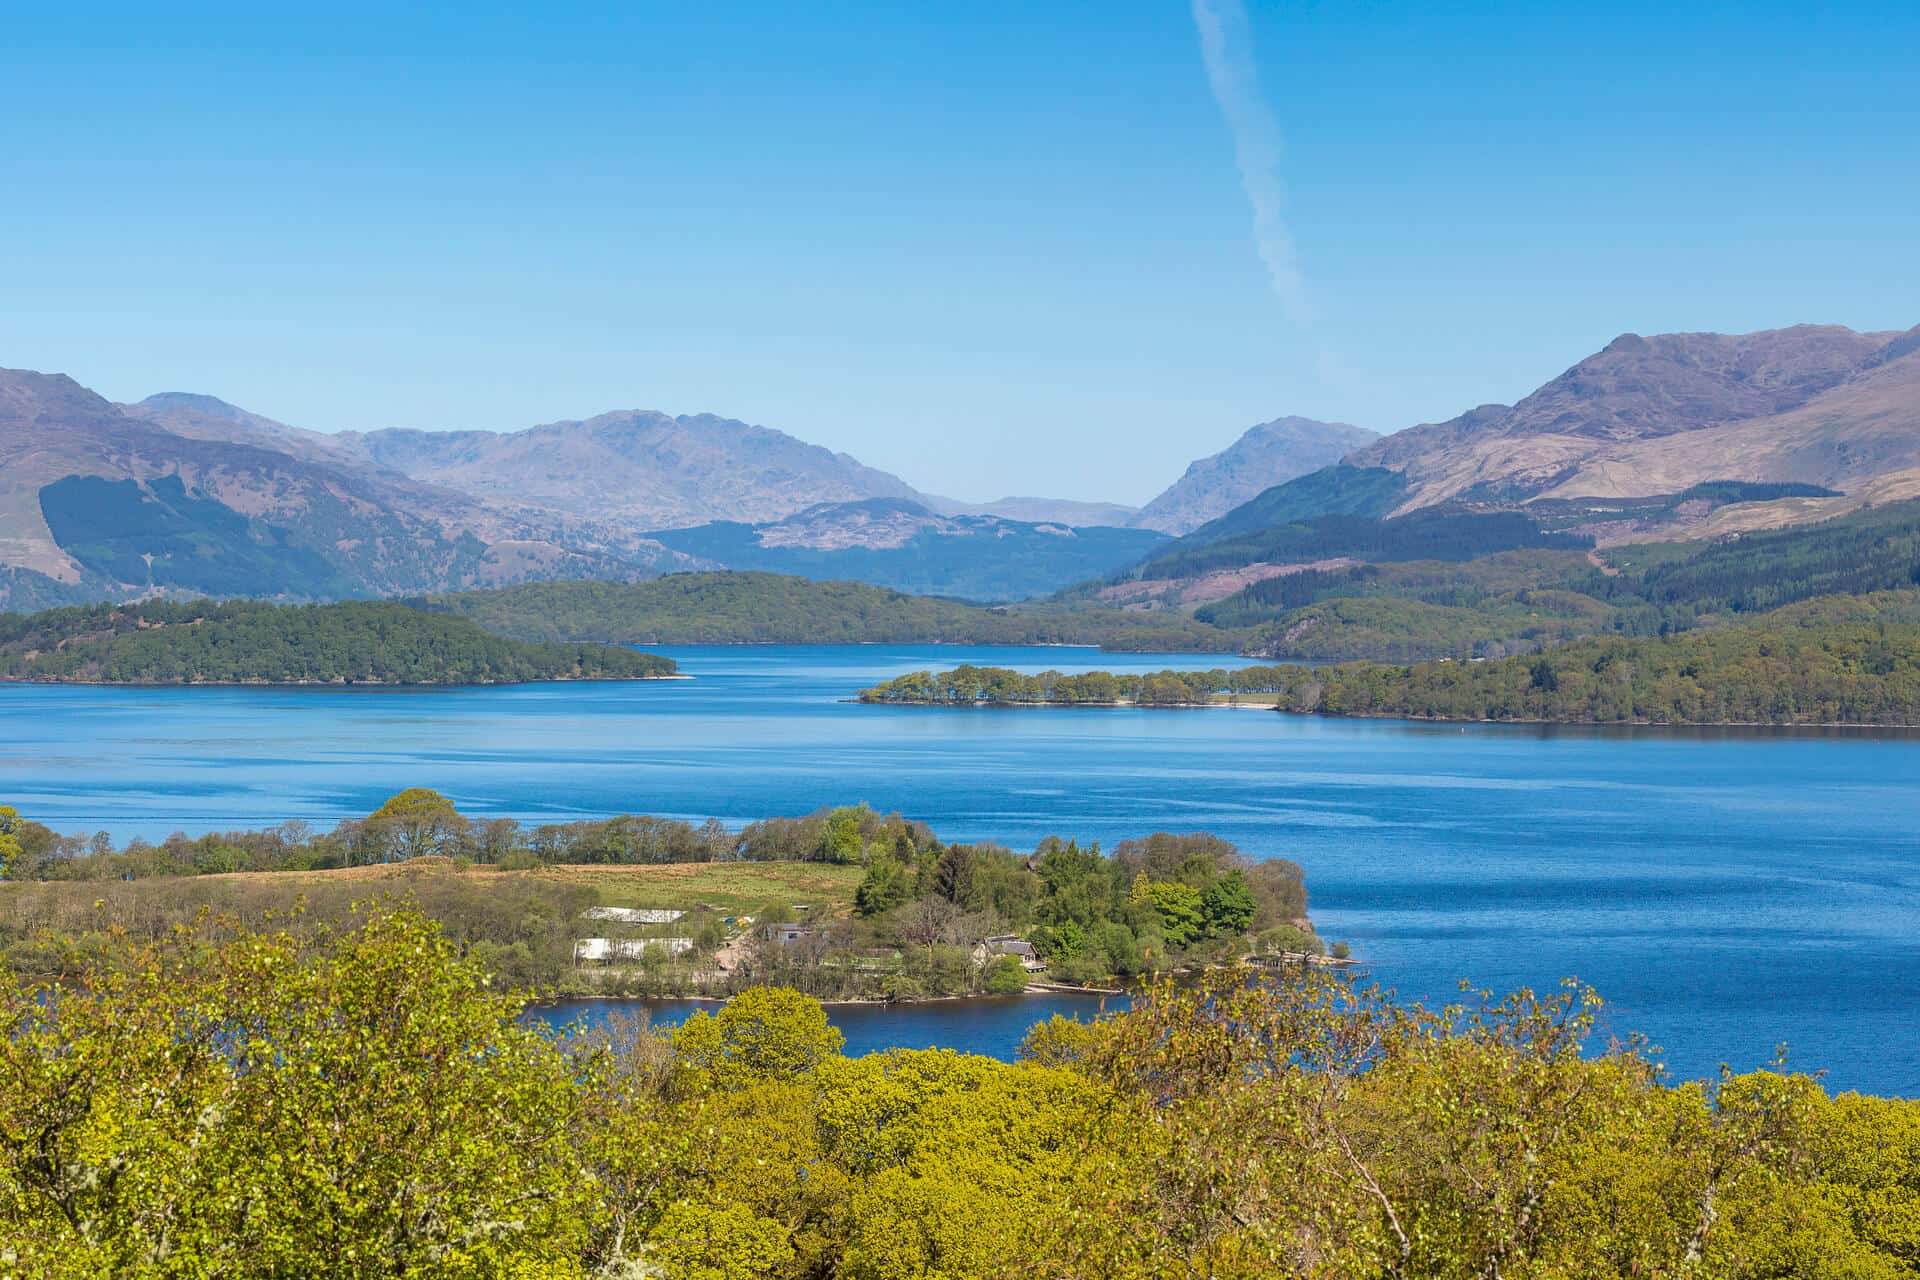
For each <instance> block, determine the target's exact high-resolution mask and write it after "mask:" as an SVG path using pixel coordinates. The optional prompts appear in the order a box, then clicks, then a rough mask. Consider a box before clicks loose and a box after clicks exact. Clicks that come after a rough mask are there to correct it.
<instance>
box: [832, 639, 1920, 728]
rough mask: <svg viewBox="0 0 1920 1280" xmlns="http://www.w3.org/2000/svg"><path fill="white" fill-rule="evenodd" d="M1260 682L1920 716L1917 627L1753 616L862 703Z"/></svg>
mask: <svg viewBox="0 0 1920 1280" xmlns="http://www.w3.org/2000/svg"><path fill="white" fill-rule="evenodd" d="M1240 694H1247V695H1262V696H1265V697H1267V698H1270V699H1271V700H1272V702H1273V705H1274V706H1275V707H1277V708H1278V709H1279V710H1282V711H1289V712H1295V713H1300V714H1311V715H1324V716H1379V717H1403V718H1409V719H1428V720H1466V721H1548V722H1562V723H1580V724H1671V725H1689V724H1691V725H1868V726H1913V725H1920V626H1915V625H1909V624H1904V623H1901V624H1888V623H1873V622H1840V623H1814V624H1809V625H1805V626H1799V627H1777V628H1776V627H1769V626H1764V625H1759V624H1755V625H1751V626H1739V627H1725V628H1720V629H1716V630H1712V631H1692V632H1683V633H1679V634H1675V635H1670V636H1659V637H1648V638H1643V639H1626V638H1620V637H1607V638H1595V639H1588V640H1581V641H1576V642H1574V643H1571V644H1566V645H1561V646H1559V647H1557V648H1553V649H1548V650H1545V651H1544V652H1542V653H1540V654H1537V655H1522V656H1517V657H1513V658H1505V659H1499V660H1495V661H1487V662H1450V661H1439V662H1421V663H1414V664H1411V665H1405V666H1397V665H1391V664H1385V663H1373V662H1351V663H1343V664H1341V665H1338V666H1326V667H1305V666H1295V665H1280V666H1255V667H1245V668H1240V669H1238V670H1227V669H1215V670H1211V671H1160V672H1152V673H1146V674H1135V673H1120V674H1116V673H1113V672H1105V671H1094V672H1088V673H1085V674H1080V675H1064V674H1062V673H1060V672H1058V671H1045V672H1041V673H1040V674H1038V675H1025V674H1022V673H1020V672H1017V671H1012V670H1009V669H1007V668H1003V667H977V666H964V665H963V666H960V667H956V668H954V669H953V670H951V671H944V672H939V673H935V672H929V671H919V672H912V673H910V674H907V675H903V676H899V677H896V678H895V679H892V680H888V681H885V682H883V683H881V684H878V685H875V686H873V687H872V688H869V689H865V690H863V691H861V693H860V695H859V698H860V701H862V702H866V703H874V704H900V705H922V706H949V707H952V706H1016V707H1017V706H1111V705H1119V704H1132V705H1136V706H1144V707H1152V706H1191V705H1196V704H1207V703H1211V702H1214V701H1218V700H1221V699H1223V698H1227V697H1231V696H1233V695H1240Z"/></svg>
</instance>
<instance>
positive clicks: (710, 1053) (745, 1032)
mask: <svg viewBox="0 0 1920 1280" xmlns="http://www.w3.org/2000/svg"><path fill="white" fill-rule="evenodd" d="M845 1043H846V1037H845V1036H844V1035H842V1034H841V1033H840V1029H839V1028H838V1027H836V1026H834V1025H833V1024H832V1023H830V1022H828V1021H827V1014H826V1011H825V1010H824V1009H822V1008H821V1007H820V1002H819V1001H818V1000H813V999H809V998H808V997H806V996H803V995H801V994H800V993H799V992H798V991H792V990H789V989H787V988H785V987H751V988H749V989H747V990H746V991H743V992H741V993H740V994H739V995H737V996H735V997H734V998H733V999H731V1000H729V1001H727V1003H726V1005H725V1007H723V1008H722V1009H721V1010H720V1012H719V1013H718V1014H717V1015H715V1014H709V1013H707V1012H706V1010H704V1009H702V1010H699V1011H698V1012H696V1013H695V1014H694V1015H693V1016H692V1017H690V1018H688V1019H687V1020H686V1021H685V1022H683V1023H681V1024H680V1028H679V1030H677V1031H676V1032H675V1033H674V1036H673V1046H674V1049H675V1051H676V1052H677V1053H678V1054H679V1055H680V1057H681V1059H682V1060H683V1061H684V1062H685V1063H686V1064H687V1065H688V1066H690V1067H692V1068H693V1069H694V1070H696V1071H698V1072H700V1073H702V1074H703V1075H705V1076H706V1077H707V1078H708V1079H710V1080H711V1081H713V1082H714V1083H715V1084H717V1085H719V1086H720V1087H722V1088H739V1087H742V1086H744V1085H747V1084H750V1083H753V1082H754V1081H757V1080H791V1079H794V1078H796V1077H798V1076H802V1075H805V1074H806V1073H807V1072H809V1071H812V1070H813V1069H814V1067H816V1066H818V1065H819V1064H820V1062H821V1061H822V1060H823V1059H825V1058H829V1057H832V1056H833V1055H835V1054H837V1053H839V1052H840V1047H841V1046H842V1045H843V1044H845Z"/></svg>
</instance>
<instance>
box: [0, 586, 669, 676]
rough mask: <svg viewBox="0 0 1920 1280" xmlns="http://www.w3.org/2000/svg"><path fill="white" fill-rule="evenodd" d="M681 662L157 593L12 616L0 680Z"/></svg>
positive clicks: (335, 611)
mask: <svg viewBox="0 0 1920 1280" xmlns="http://www.w3.org/2000/svg"><path fill="white" fill-rule="evenodd" d="M673 672H674V664H673V661H672V660H671V659H668V658H662V657H658V656H655V655H653V654H648V653H638V652H635V651H634V650H632V649H623V648H616V647H612V646H607V645H596V644H545V643H530V642H527V641H520V640H508V639H503V638H502V637H500V636H496V635H490V634H488V633H487V632H486V631H483V630H481V629H480V627H478V626H477V625H475V624H474V623H473V622H471V621H469V620H467V619H464V618H452V617H446V616H442V615H436V614H429V613H422V612H421V611H419V610H417V609H410V608H407V607H406V606H405V605H402V604H399V603H396V602H392V601H349V602H346V603H341V604H325V605H272V604H263V603H259V602H256V601H241V600H233V601H227V602H225V603H216V602H214V601H211V600H195V601H186V602H161V601H153V602H149V603H146V604H138V605H92V606H87V607H81V608H68V609H52V610H48V611H47V612H45V613H36V614H29V615H20V614H0V679H7V680H36V681H57V682H75V683H90V684H341V685H346V684H411V685H465V684H514V683H519V682H522V681H530V680H641V679H648V678H654V677H660V676H668V675H672V674H673Z"/></svg>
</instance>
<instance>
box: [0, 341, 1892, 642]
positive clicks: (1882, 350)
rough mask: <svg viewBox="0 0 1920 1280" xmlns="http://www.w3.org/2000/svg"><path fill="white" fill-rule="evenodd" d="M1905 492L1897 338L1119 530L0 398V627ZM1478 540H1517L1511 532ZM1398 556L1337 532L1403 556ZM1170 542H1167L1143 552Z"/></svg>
mask: <svg viewBox="0 0 1920 1280" xmlns="http://www.w3.org/2000/svg"><path fill="white" fill-rule="evenodd" d="M1722 482H1744V483H1743V484H1741V485H1732V486H1729V485H1727V484H1724V483H1722ZM1755 486H1760V487H1755ZM1915 495H1920V328H1916V329H1914V330H1909V331H1906V332H1904V333H1902V332H1881V333H1856V332H1854V331H1852V330H1849V329H1845V328H1841V327H1838V326H1811V325H1805V326H1796V327H1794V328H1789V329H1781V330H1772V331H1765V332H1760V333H1753V334H1745V335H1738V336H1727V335H1720V334H1668V335H1661V336H1656V337H1651V338H1642V337H1638V336H1636V335H1631V334H1629V335H1624V336H1622V337H1620V338H1618V339H1616V340H1615V341H1613V342H1612V343H1610V344H1608V345H1607V346H1606V348H1605V349H1603V350H1602V351H1600V352H1597V353H1596V354H1594V355H1592V356H1590V357H1588V358H1587V359H1585V360H1582V361H1580V362H1579V363H1578V364H1576V365H1574V366H1573V367H1572V368H1570V369H1569V370H1568V371H1567V372H1566V373H1564V374H1562V375H1560V376H1559V377H1557V378H1555V379H1553V380H1552V381H1550V382H1548V383H1547V384H1546V385H1544V386H1542V387H1541V388H1539V389H1538V390H1536V391H1535V392H1533V393H1532V394H1530V395H1528V396H1526V397H1524V398H1522V399H1521V400H1519V401H1518V402H1516V403H1515V404H1513V405H1510V406H1509V405H1484V406H1481V407H1479V408H1476V409H1473V410H1470V411H1469V412H1467V413H1465V414H1462V415H1460V416H1458V417H1456V418H1453V419H1451V420H1448V421H1446V422H1441V423H1434V424H1424V425H1421V426H1417V427H1412V428H1409V429H1407V430H1405V431H1402V432H1399V433H1398V434H1396V435H1392V436H1386V437H1376V436H1375V435H1374V434H1373V433H1371V432H1368V431H1366V430H1364V429H1362V428H1358V427H1352V426H1347V425H1344V424H1339V423H1324V422H1317V421H1313V420H1311V419H1305V418H1278V419H1275V420H1273V421H1271V422H1267V423H1262V424H1260V425H1259V426H1256V427H1254V428H1252V429H1250V430H1249V431H1247V432H1246V433H1245V434H1244V435H1242V436H1241V437H1240V438H1239V439H1238V440H1237V441H1235V442H1234V443H1233V444H1232V445H1230V446H1229V447H1228V448H1226V449H1224V450H1222V451H1220V452H1219V453H1217V454H1214V455H1212V456H1210V457H1207V458H1202V459H1199V460H1197V461H1195V462H1194V463H1193V464H1192V465H1191V466H1190V467H1188V468H1187V471H1186V473H1185V474H1184V475H1183V476H1181V477H1180V478H1179V479H1178V480H1177V481H1175V482H1174V483H1173V484H1172V485H1171V486H1169V487H1168V489H1167V490H1166V491H1165V492H1163V493H1161V494H1160V495H1159V496H1158V497H1156V498H1155V499H1154V500H1153V501H1152V502H1150V503H1148V504H1147V505H1146V506H1145V507H1143V508H1140V509H1137V510H1136V509H1134V508H1131V507H1128V506H1125V505H1124V504H1117V503H1092V502H1075V501H1069V500H1063V499H1049V498H1045V497H1020V498H1006V499H1001V500H999V501H997V502H993V503H978V504H973V503H964V502H959V501H955V500H953V499H947V498H942V497H938V496H936V495H932V494H929V493H926V492H923V491H921V490H919V489H917V488H915V487H914V486H913V485H911V484H909V483H908V482H907V481H905V480H903V479H901V478H900V477H898V476H894V475H891V474H889V473H887V472H884V471H880V470H877V469H874V468H872V467H868V466H865V465H863V464H862V463H860V462H859V461H858V460H857V459H854V458H852V457H849V456H848V455H846V454H842V453H835V452H833V451H831V450H828V449H824V448H821V447H819V446H816V445H812V444H808V443H806V442H804V441H801V440H798V439H795V438H794V437H792V436H789V435H787V434H785V433H783V432H780V431H777V430H773V429H771V428H767V427H761V426H754V425H750V424H747V423H744V422H739V421H736V420H733V419H729V418H723V417H718V416H715V415H707V414H702V415H690V416H680V417H674V416H669V415H667V414H663V413H657V412H652V411H645V410H628V411H620V412H613V413H606V414H601V415H599V416H596V417H593V418H588V419H584V420H579V421H565V422H554V423H548V424H545V425H542V426H536V427H530V428H527V429H525V430H523V431H515V432H483V431H447V432H427V431H413V430H395V429H389V430H378V431H368V432H350V433H343V434H339V435H327V434H322V433H318V432H312V431H306V430H302V429H300V428H298V427H295V426H290V425H288V424H285V423H281V422H278V421H275V420H273V419H270V418H266V417H263V416H261V415H258V414H255V413H251V412H249V411H247V410H245V409H242V408H238V407H236V406H233V405H230V404H227V403H226V402H224V401H221V400H219V399H216V398H214V397H211V396H205V395H197V394H186V393H163V394H160V395H155V396H150V397H148V398H147V399H146V400H143V401H141V402H139V403H138V404H132V405H115V404H112V403H110V402H108V401H107V400H105V399H104V398H102V397H100V396H98V395H96V394H94V393H93V392H91V391H89V390H87V389H86V388H85V387H82V386H80V385H79V384H78V383H76V382H74V381H73V380H72V379H71V378H68V377H65V376H64V375H59V374H40V373H31V372H24V371H0V607H9V608H15V609H19V608H33V607H42V606H45V605H50V604H58V603H67V602H73V601H81V600H90V599H101V598H120V597H125V596H130V595H139V594H146V593H153V592H162V593H176V594H177V593H198V592H204V593H209V594H225V595H260V596H272V597H280V598H316V599H321V598H332V597H337V596H344V595H381V594H401V593H413V592H431V591H446V590H461V589H468V588H474V587H486V586H494V585H501V584H505V583H513V582H522V581H533V580H541V579H551V578H564V577H596V578H607V579H612V580H622V581H627V580H636V579H640V578H645V577H649V576H653V575H656V574H659V573H663V572H670V571H673V570H675V569H692V568H715V567H730V568H754V569H768V570H774V571H780V572H793V573H800V574H803V575H807V576H813V577H846V578H854V579H859V580H864V581H870V582H875V583H878V584H882V585H887V586H893V587H896V588H899V589H907V590H913V591H919V592H928V593H935V594H952V595H962V596H967V597H969V598H975V599H982V600H1009V599H1018V598H1023V597H1027V596H1032V595H1038V594H1044V593H1046V592H1050V591H1053V590H1055V589H1058V588H1059V587H1062V586H1066V585H1068V584H1070V583H1073V582H1077V581H1082V580H1086V579H1094V578H1103V577H1107V576H1109V575H1112V574H1114V573H1117V572H1120V571H1123V570H1126V569H1127V568H1128V566H1130V565H1134V564H1139V563H1146V562H1149V561H1153V562H1155V563H1158V564H1161V565H1162V566H1164V565H1168V564H1172V565H1176V566H1178V565H1183V564H1192V563H1197V562H1196V561H1194V560H1193V558H1192V555H1191V553H1192V550H1193V548H1195V547H1199V546H1208V547H1213V548H1215V550H1214V551H1212V552H1209V554H1208V556H1207V557H1206V560H1207V563H1208V564H1210V565H1212V566H1213V568H1214V569H1215V570H1217V569H1220V568H1232V567H1233V566H1235V565H1236V564H1254V563H1256V560H1249V559H1247V558H1246V557H1249V556H1252V557H1260V556H1271V555H1273V554H1277V551H1278V549H1280V548H1289V547H1290V548H1295V549H1298V548H1305V547H1313V548H1319V549H1320V550H1321V551H1324V552H1325V554H1326V555H1327V556H1334V557H1338V556H1341V555H1345V554H1347V552H1346V551H1344V550H1342V549H1341V544H1340V541H1339V537H1335V536H1333V535H1332V534H1330V533H1329V532H1328V531H1327V529H1325V528H1316V529H1315V530H1313V531H1310V532H1311V536H1307V535H1305V534H1301V533H1300V532H1299V531H1298V529H1297V528H1296V526H1298V525H1299V524H1300V522H1303V521H1305V522H1309V523H1311V522H1314V521H1321V522H1325V521H1327V520H1337V519H1346V520H1349V521H1361V522H1372V524H1373V525H1378V524H1379V523H1380V522H1382V521H1385V522H1386V524H1388V525H1394V524H1397V522H1398V520H1399V518H1401V517H1404V516H1405V515H1407V514H1409V513H1412V512H1415V511H1427V510H1433V511H1436V512H1438V513H1439V517H1438V518H1440V519H1443V520H1444V519H1452V518H1453V517H1452V516H1451V515H1449V513H1461V514H1473V513H1481V514H1487V513H1509V514H1511V515H1513V516H1517V517H1519V518H1522V519H1523V520H1524V522H1526V524H1527V527H1532V528H1536V529H1538V530H1540V531H1543V533H1544V534H1550V535H1551V536H1553V537H1560V536H1562V535H1566V536H1573V537H1580V538H1587V539H1591V540H1595V541H1598V542H1600V543H1602V544H1603V545H1604V544H1607V543H1610V542H1620V541H1630V540H1637V539H1644V538H1648V537H1655V536H1662V537H1665V536H1676V535H1678V536H1687V535H1693V536H1710V535H1715V534H1719V533H1733V532H1738V531H1740V530H1747V529H1755V528H1764V527H1769V526H1772V525H1778V524H1783V523H1791V522H1795V521H1804V520H1809V519H1819V518H1822V517H1824V516H1827V515H1833V514H1838V513H1841V512H1843V511H1846V510H1851V509H1854V508H1857V507H1859V506H1861V505H1863V504H1870V503H1880V502H1890V501H1896V500H1899V499H1902V498H1907V497H1913V496H1915ZM1428 523H1429V524H1432V522H1431V521H1429V522H1428ZM1123 526H1124V527H1123ZM1424 527H1427V526H1425V525H1423V528H1424ZM1432 527H1433V528H1436V529H1438V528H1440V526H1439V525H1437V524H1436V525H1432ZM1484 527H1485V528H1492V526H1490V525H1487V526H1484ZM1501 528H1502V529H1504V530H1506V532H1504V533H1502V534H1501V537H1502V538H1504V539H1506V540H1507V541H1508V542H1510V543H1511V544H1512V545H1516V546H1524V545H1534V543H1533V542H1532V541H1531V540H1530V539H1532V538H1533V536H1534V535H1528V534H1525V533H1524V531H1523V529H1522V526H1521V525H1516V524H1514V523H1513V522H1512V520H1511V519H1509V520H1508V522H1507V524H1505V525H1502V526H1501ZM1276 529H1292V530H1294V532H1291V533H1288V534H1286V535H1285V536H1277V535H1275V534H1274V530H1276ZM1356 531H1358V532H1356ZM1404 532H1405V531H1404V530H1403V531H1401V532H1399V533H1393V532H1389V533H1387V534H1382V533H1380V532H1379V531H1378V530H1376V529H1373V528H1371V527H1369V528H1367V529H1365V530H1361V526H1359V525H1353V526H1351V527H1347V531H1346V532H1345V533H1343V534H1340V535H1339V536H1340V537H1346V538H1348V539H1349V540H1350V541H1351V540H1353V539H1355V538H1358V539H1359V541H1360V542H1363V543H1366V544H1367V545H1376V544H1377V545H1388V544H1391V545H1394V546H1406V547H1408V548H1409V549H1410V550H1417V547H1418V540H1417V539H1412V538H1410V537H1407V536H1402V534H1404ZM1169 534H1171V535H1177V536H1180V538H1181V541H1180V542H1179V543H1176V544H1174V545H1173V547H1172V548H1170V549H1165V550H1163V549H1162V548H1161V544H1162V543H1163V542H1164V541H1165V539H1166V536H1167V535H1169ZM1243 544H1244V551H1243V552H1235V551H1233V550H1232V547H1234V546H1242V545H1243ZM1396 554H1397V553H1396ZM1236 556H1239V557H1240V558H1239V559H1238V560H1236V558H1235V557H1236ZM1309 558H1312V557H1309ZM1257 563H1259V564H1262V565H1266V561H1264V560H1260V561H1257ZM1267 568H1268V569H1271V568H1274V566H1272V565H1267ZM1261 571H1262V572H1265V571H1266V569H1262V570H1261ZM1169 572H1171V571H1169ZM1156 573H1161V570H1158V569H1156V570H1153V571H1152V572H1150V573H1149V574H1148V577H1150V578H1151V577H1153V576H1154V574H1156Z"/></svg>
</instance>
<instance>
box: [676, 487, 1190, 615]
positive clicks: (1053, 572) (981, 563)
mask: <svg viewBox="0 0 1920 1280" xmlns="http://www.w3.org/2000/svg"><path fill="white" fill-rule="evenodd" d="M651 536H652V537H653V538H654V539H655V540H656V541H658V542H659V543H660V544H661V545H663V546H665V547H668V548H670V549H672V550H674V551H678V552H681V553H682V554H684V555H687V556H689V557H692V558H695V559H698V560H703V561H709V562H712V563H716V564H724V565H726V566H727V567H729V568H732V569H741V570H759V571H765V572H768V573H791V574H800V575H802V576H804V577H808V578H816V579H851V580H855V581H859V582H869V583H873V584H874V585H876V586H882V587H889V588H892V589H894V590H897V591H909V592H917V593H921V594H928V595H944V596H959V597H962V598H965V599H969V600H985V601H1006V600H1022V599H1027V598H1029V597H1032V596H1039V595H1046V594H1049V593H1051V592H1054V591H1057V590H1059V589H1060V588H1062V587H1065V586H1070V585H1071V584H1073V583H1076V582H1080V581H1083V580H1085V579H1087V578H1092V577H1098V576H1101V575H1104V574H1108V573H1111V572H1113V571H1114V570H1116V569H1119V568H1121V567H1123V566H1125V565H1129V564H1132V563H1133V562H1134V561H1136V560H1138V559H1139V558H1140V557H1141V556H1143V555H1145V554H1147V553H1148V552H1149V551H1151V550H1153V549H1154V548H1155V547H1158V546H1159V545H1160V544H1161V543H1163V542H1165V541H1166V539H1165V538H1164V537H1163V536H1162V535H1160V534H1157V533H1154V532H1152V531H1150V530H1145V529H1112V528H1098V527H1095V528H1075V527H1073V526H1071V525H1064V524H1054V523H1029V522H1025V521H1019V520H1010V519H1003V518H1001V517H998V516H985V515H936V514H934V513H933V512H932V511H929V510H928V509H927V508H926V507H924V506H921V505H920V504H918V503H915V502H909V501H906V500H904V499H899V498H881V499H874V500H871V501H867V502H850V503H837V504H828V505H823V506H817V507H809V508H808V509H806V510H805V511H802V512H799V513H797V514H795V515H791V516H788V517H786V518H785V519H783V520H776V521H772V522H769V523H765V524H746V523H740V522H735V521H723V522H719V523H715V524H707V525H701V526H699V527H698V528H693V529H675V530H668V531H664V532H658V533H654V534H652V535H651Z"/></svg>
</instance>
